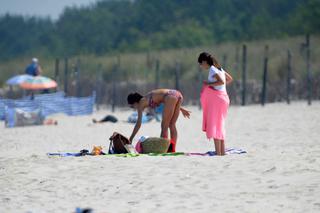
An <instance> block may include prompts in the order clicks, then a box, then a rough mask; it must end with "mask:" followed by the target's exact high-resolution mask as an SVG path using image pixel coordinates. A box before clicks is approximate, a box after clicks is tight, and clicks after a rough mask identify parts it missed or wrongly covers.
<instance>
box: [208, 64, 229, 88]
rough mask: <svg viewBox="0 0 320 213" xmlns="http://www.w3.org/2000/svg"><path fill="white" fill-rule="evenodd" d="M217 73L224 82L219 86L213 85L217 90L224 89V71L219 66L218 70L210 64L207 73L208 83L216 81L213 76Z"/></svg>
mask: <svg viewBox="0 0 320 213" xmlns="http://www.w3.org/2000/svg"><path fill="white" fill-rule="evenodd" d="M216 74H217V75H219V76H220V78H221V79H222V81H223V82H224V84H223V85H220V86H213V88H214V89H216V90H219V91H226V90H227V89H226V74H225V71H224V70H223V69H222V68H221V70H219V69H218V68H216V67H215V66H211V67H210V69H209V75H208V83H214V82H216V81H217V79H216V78H215V77H214V76H215V75H216Z"/></svg>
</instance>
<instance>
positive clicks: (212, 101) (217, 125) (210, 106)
mask: <svg viewBox="0 0 320 213" xmlns="http://www.w3.org/2000/svg"><path fill="white" fill-rule="evenodd" d="M198 62H199V65H200V67H201V68H202V69H203V70H207V71H208V72H209V73H208V80H207V81H204V82H203V87H202V90H201V95H200V101H201V106H202V109H203V121H202V130H203V131H204V132H206V135H207V138H208V139H209V140H210V139H213V140H214V145H215V149H216V154H217V155H225V143H224V142H225V135H226V130H225V119H226V117H227V112H228V107H229V103H230V101H229V96H228V93H227V90H226V84H229V83H230V82H231V81H232V77H231V75H230V74H229V73H227V72H226V71H225V70H223V69H222V67H221V66H220V64H219V63H218V61H217V60H216V59H215V58H214V57H213V56H212V55H210V54H209V53H206V52H203V53H201V54H200V55H199V57H198Z"/></svg>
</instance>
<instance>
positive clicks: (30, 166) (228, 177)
mask: <svg viewBox="0 0 320 213" xmlns="http://www.w3.org/2000/svg"><path fill="white" fill-rule="evenodd" d="M187 108H188V109H190V110H191V111H192V115H191V119H190V120H188V119H185V118H183V116H180V118H179V120H178V124H177V127H178V133H179V139H178V144H177V151H182V152H207V151H209V150H214V145H213V144H212V143H210V142H208V140H207V139H206V137H205V134H204V133H203V132H202V131H201V123H202V112H201V111H200V110H199V109H198V108H197V107H194V106H193V107H187ZM131 113H132V111H130V110H118V111H116V112H115V114H114V115H115V116H116V117H117V118H118V119H119V122H118V123H115V124H113V123H104V124H96V125H93V124H92V122H91V119H92V118H101V117H103V116H104V115H107V114H112V113H111V112H110V111H108V110H102V111H99V112H95V113H94V114H93V115H90V116H80V117H67V116H64V115H55V116H52V117H53V118H55V119H57V120H58V122H59V125H58V126H34V127H22V128H12V129H8V128H5V127H4V124H3V122H2V123H1V126H0V151H1V156H0V189H1V190H0V212H4V213H7V212H19V213H21V212H32V213H38V212H41V213H42V212H74V211H75V208H76V207H81V208H86V207H89V208H92V209H93V210H94V212H98V213H100V212H101V213H104V212H105V213H111V212H139V213H140V212H166V213H167V212H320V102H314V103H313V105H312V106H307V103H306V102H294V103H293V104H291V105H290V106H288V105H286V104H285V103H274V104H267V105H266V106H265V107H261V106H259V105H255V106H246V107H240V106H232V107H231V108H230V110H229V114H228V120H227V140H226V146H227V147H236V148H242V149H244V150H246V151H247V152H248V153H247V154H232V155H227V156H224V157H218V156H215V157H203V156H176V157H152V156H140V157H131V158H124V157H114V156H113V157H109V156H84V157H48V156H47V155H46V153H48V152H78V151H79V150H81V149H89V150H91V149H92V148H93V145H101V146H102V147H103V150H104V151H107V149H108V145H109V140H108V138H109V137H110V136H111V135H112V133H113V132H114V131H118V132H120V133H123V134H124V135H126V136H129V134H130V133H131V131H132V129H133V124H128V123H127V122H126V120H127V117H128V116H129V115H130V114H131ZM159 134H160V123H158V122H156V121H152V122H151V123H147V124H143V125H142V127H141V129H140V132H139V133H138V136H137V137H136V139H138V137H139V136H141V135H147V136H159Z"/></svg>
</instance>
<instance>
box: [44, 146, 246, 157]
mask: <svg viewBox="0 0 320 213" xmlns="http://www.w3.org/2000/svg"><path fill="white" fill-rule="evenodd" d="M81 151H82V152H81ZM81 151H80V152H77V153H70V152H65V153H47V155H48V156H58V157H80V156H86V155H90V156H94V155H92V154H90V153H83V150H81ZM245 153H247V152H246V151H245V150H243V149H240V148H228V149H226V155H230V154H245ZM103 156H105V157H127V158H129V157H139V156H166V157H170V156H171V157H174V156H208V157H213V156H216V152H215V151H208V152H205V153H198V152H174V153H148V154H138V153H125V154H105V155H103Z"/></svg>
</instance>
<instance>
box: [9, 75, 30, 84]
mask: <svg viewBox="0 0 320 213" xmlns="http://www.w3.org/2000/svg"><path fill="white" fill-rule="evenodd" d="M31 79H33V76H32V75H16V76H13V77H12V78H9V79H8V80H7V81H6V83H7V84H8V85H11V86H14V85H20V84H21V83H23V82H25V81H27V80H31Z"/></svg>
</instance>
